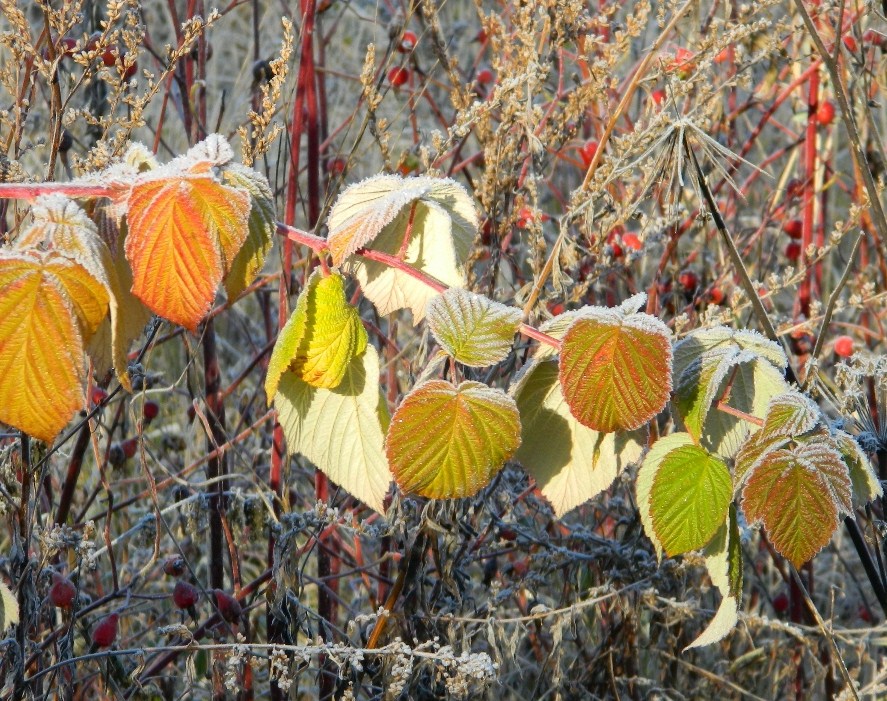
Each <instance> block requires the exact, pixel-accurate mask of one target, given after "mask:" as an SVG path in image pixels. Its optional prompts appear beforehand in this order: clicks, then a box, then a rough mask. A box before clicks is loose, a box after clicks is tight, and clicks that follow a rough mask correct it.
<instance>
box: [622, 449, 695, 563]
mask: <svg viewBox="0 0 887 701" xmlns="http://www.w3.org/2000/svg"><path fill="white" fill-rule="evenodd" d="M693 445H695V444H694V443H693V437H692V436H691V435H690V434H689V433H671V434H669V435H667V436H665V437H664V438H660V439H659V440H658V441H656V442H655V443H654V444H653V447H652V448H650V451H649V452H648V453H647V455H646V456H645V457H644V461H643V462H642V463H641V467H640V469H639V470H638V477H637V480H636V481H635V489H636V496H637V503H638V511H639V512H640V515H641V523H642V524H643V526H644V532H645V533H646V534H647V537H648V538H649V539H650V540H651V541H652V542H653V547H655V548H656V555H657V556H658V557H659V558H661V557H662V551H663V549H664V548H663V545H662V543H661V542H660V540H659V537H658V536H657V535H656V531H655V529H654V528H653V513H652V508H651V494H652V491H653V481H654V479H655V478H656V474H657V473H658V472H659V468H660V466H661V465H662V461H663V460H664V459H665V457H666V456H667V455H668V454H669V453H671V452H672V451H674V450H678V449H679V448H683V447H686V446H693Z"/></svg>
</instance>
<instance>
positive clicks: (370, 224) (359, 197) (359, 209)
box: [327, 175, 478, 265]
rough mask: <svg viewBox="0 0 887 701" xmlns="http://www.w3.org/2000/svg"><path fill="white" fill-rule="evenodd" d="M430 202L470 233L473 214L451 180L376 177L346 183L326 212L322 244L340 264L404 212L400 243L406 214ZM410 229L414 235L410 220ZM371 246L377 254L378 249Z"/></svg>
mask: <svg viewBox="0 0 887 701" xmlns="http://www.w3.org/2000/svg"><path fill="white" fill-rule="evenodd" d="M429 203H434V204H436V205H438V206H440V207H441V208H442V209H443V210H444V211H445V212H446V213H447V214H448V216H449V217H450V218H451V219H452V220H453V225H454V228H455V229H459V230H463V231H465V232H470V233H471V235H472V236H473V235H474V233H475V231H476V230H477V223H478V219H477V210H476V209H475V207H474V203H473V202H472V200H471V196H470V195H469V194H468V192H467V191H466V190H465V188H463V187H462V186H461V185H459V184H458V183H457V182H456V181H454V180H450V179H448V178H430V177H419V178H402V177H400V176H399V175H376V176H373V177H371V178H367V179H366V180H362V181H361V182H359V183H354V184H353V185H350V186H349V187H347V188H346V189H345V190H344V191H343V192H342V194H340V195H339V197H338V199H337V200H336V202H335V204H334V205H333V207H332V209H331V210H330V216H329V222H328V224H329V234H328V236H327V240H328V241H329V247H330V254H331V255H332V258H333V263H335V264H336V265H341V264H342V262H343V261H344V260H345V259H346V258H347V257H348V256H350V255H351V254H352V253H354V252H355V251H357V250H358V249H360V248H363V247H364V246H366V245H367V244H369V243H371V242H373V240H374V239H375V238H376V237H377V236H378V235H379V234H380V233H381V232H382V230H383V229H385V227H387V226H389V225H391V224H392V223H394V222H395V219H396V218H397V216H398V215H399V214H404V213H406V214H407V215H408V216H407V217H406V219H404V220H403V222H402V224H403V228H401V229H400V231H399V233H400V235H401V241H403V237H404V236H405V235H407V233H408V232H407V226H408V224H409V221H410V218H409V210H410V209H412V208H413V206H414V204H415V207H416V212H415V213H416V214H418V213H419V212H420V211H421V209H422V208H423V207H427V206H428V204H429ZM412 227H413V229H414V231H413V232H412V235H413V236H415V235H416V234H417V233H418V232H417V231H416V220H415V218H414V219H413V222H412ZM373 248H375V249H376V250H380V249H379V248H378V246H373Z"/></svg>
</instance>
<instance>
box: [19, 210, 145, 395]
mask: <svg viewBox="0 0 887 701" xmlns="http://www.w3.org/2000/svg"><path fill="white" fill-rule="evenodd" d="M31 214H32V216H33V219H34V222H33V224H32V225H31V226H30V227H28V229H27V230H26V231H25V232H23V233H22V235H21V236H20V237H19V238H18V240H17V241H16V248H18V249H20V250H24V249H27V248H33V247H37V248H40V249H49V250H53V251H56V252H58V253H61V254H62V255H64V256H65V257H66V258H69V259H71V260H73V261H75V262H76V263H78V264H79V265H80V266H81V267H82V268H83V269H84V270H86V271H87V272H88V273H89V274H90V275H91V276H92V277H93V279H95V280H96V281H97V282H99V283H100V284H101V285H102V286H103V287H104V288H105V291H106V293H107V295H108V297H109V303H108V309H109V311H110V318H109V319H108V320H107V321H104V319H102V320H100V322H99V323H102V324H108V326H109V328H108V329H107V332H104V331H103V333H102V334H101V335H100V337H99V338H98V339H96V338H95V337H94V332H95V331H96V330H97V327H98V324H96V325H95V326H96V328H92V330H87V329H86V327H83V326H81V327H82V328H83V329H84V342H85V343H86V344H87V347H88V349H89V350H90V354H91V355H93V353H94V354H95V355H96V357H97V358H98V359H99V360H100V361H101V360H103V359H106V361H105V362H100V367H99V368H98V369H99V370H100V371H103V370H106V369H107V368H104V367H101V366H103V365H109V366H110V365H113V367H114V368H115V370H116V371H117V377H118V378H119V380H120V384H121V385H123V387H124V388H125V389H126V390H127V391H130V390H131V386H130V383H129V376H128V375H127V361H126V350H127V348H128V346H129V343H130V342H131V341H132V339H133V338H134V337H135V335H137V334H138V332H139V331H141V328H142V327H143V326H144V324H145V322H146V321H147V317H146V315H145V314H144V313H143V307H142V305H141V304H140V303H138V302H137V300H135V298H134V297H133V296H132V294H131V293H130V292H129V289H128V287H127V286H125V284H126V285H128V284H130V283H131V280H132V277H131V273H130V271H129V266H127V265H126V263H125V261H123V260H122V256H118V259H117V260H115V258H114V256H113V254H112V252H111V249H110V248H109V246H108V244H107V243H106V242H105V240H104V239H103V238H102V237H101V236H100V235H99V232H98V228H97V225H96V224H95V223H94V222H93V221H92V219H90V218H89V216H87V213H86V212H85V211H84V210H83V209H82V208H81V207H80V206H79V205H78V204H77V203H76V202H74V201H73V200H70V199H68V198H67V197H64V196H62V195H49V196H46V197H41V198H39V199H38V200H37V201H36V202H35V203H34V206H33V208H32V210H31ZM121 276H123V281H121ZM134 325H135V326H136V327H137V331H136V334H135V335H134V334H132V333H131V329H132V327H133V326H134ZM98 341H101V342H102V343H104V344H106V347H105V348H103V347H99V346H97V343H98Z"/></svg>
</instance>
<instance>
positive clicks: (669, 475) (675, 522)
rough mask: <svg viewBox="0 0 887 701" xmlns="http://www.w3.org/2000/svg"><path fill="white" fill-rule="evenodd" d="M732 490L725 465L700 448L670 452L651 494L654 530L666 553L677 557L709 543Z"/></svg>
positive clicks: (688, 447)
mask: <svg viewBox="0 0 887 701" xmlns="http://www.w3.org/2000/svg"><path fill="white" fill-rule="evenodd" d="M732 488H733V482H732V479H731V477H730V471H729V470H728V469H727V466H726V465H725V464H724V463H723V462H722V461H721V460H719V459H718V458H717V457H715V456H714V455H710V454H709V453H708V452H707V451H706V450H704V449H703V448H700V447H698V446H695V445H688V446H682V447H679V448H676V449H675V450H672V451H671V452H669V453H668V454H667V455H666V456H665V457H664V458H663V459H662V461H661V463H660V464H659V469H658V470H657V471H656V476H655V477H654V479H653V488H652V490H651V492H650V507H651V513H652V516H653V530H654V531H655V532H656V537H657V538H658V540H659V542H660V543H662V547H663V548H664V549H665V552H666V553H667V554H669V555H680V554H682V553H686V552H690V551H691V550H698V549H699V548H701V547H703V546H704V545H705V544H706V543H708V541H710V540H711V539H712V537H713V536H714V534H715V533H716V532H717V530H718V528H720V526H721V525H722V524H723V523H724V520H725V519H726V517H727V509H728V508H729V506H730V501H731V500H732V498H733V489H732Z"/></svg>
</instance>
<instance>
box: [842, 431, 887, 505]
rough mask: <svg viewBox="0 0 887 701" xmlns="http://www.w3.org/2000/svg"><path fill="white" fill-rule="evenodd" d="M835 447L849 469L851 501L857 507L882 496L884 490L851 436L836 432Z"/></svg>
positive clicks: (872, 468) (869, 463) (870, 464)
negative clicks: (851, 491) (851, 489)
mask: <svg viewBox="0 0 887 701" xmlns="http://www.w3.org/2000/svg"><path fill="white" fill-rule="evenodd" d="M834 441H835V445H836V446H837V448H838V451H840V453H841V457H842V458H844V463H845V464H846V465H847V467H848V468H849V469H850V481H851V482H852V484H853V501H854V503H855V504H857V505H860V506H861V505H863V504H867V503H868V502H870V501H872V499H874V498H875V497H880V496H883V494H884V488H883V487H882V486H881V480H879V479H878V475H877V474H876V473H875V469H874V467H873V466H872V463H871V462H870V461H869V459H868V458H867V457H866V455H865V453H863V452H862V449H861V448H860V447H859V443H857V442H856V441H855V440H854V438H853V436H851V435H850V434H848V433H844V431H836V432H835V435H834Z"/></svg>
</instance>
